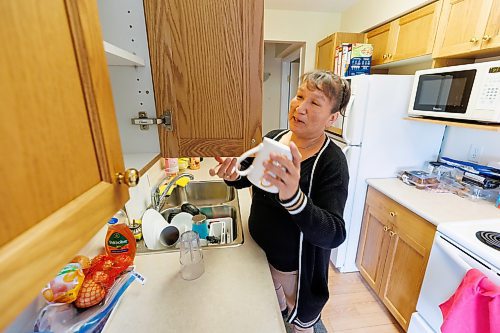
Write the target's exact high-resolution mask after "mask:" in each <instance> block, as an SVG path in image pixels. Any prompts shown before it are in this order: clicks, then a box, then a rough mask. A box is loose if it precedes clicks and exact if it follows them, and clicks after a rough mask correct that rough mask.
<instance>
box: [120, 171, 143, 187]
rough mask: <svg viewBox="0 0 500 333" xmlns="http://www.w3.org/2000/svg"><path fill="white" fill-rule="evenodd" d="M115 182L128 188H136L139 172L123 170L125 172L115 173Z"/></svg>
mask: <svg viewBox="0 0 500 333" xmlns="http://www.w3.org/2000/svg"><path fill="white" fill-rule="evenodd" d="M116 181H117V182H118V184H125V185H127V186H128V187H134V186H137V184H139V171H137V170H136V169H133V168H131V169H127V170H125V172H117V173H116Z"/></svg>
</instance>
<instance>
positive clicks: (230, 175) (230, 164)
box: [208, 156, 239, 181]
mask: <svg viewBox="0 0 500 333" xmlns="http://www.w3.org/2000/svg"><path fill="white" fill-rule="evenodd" d="M215 160H216V161H217V162H219V165H217V166H216V167H214V168H211V169H210V170H209V171H208V172H209V174H210V176H215V175H217V176H218V177H219V178H222V179H224V180H228V181H235V180H236V179H238V177H239V175H238V174H237V173H236V158H235V157H228V158H226V159H223V158H222V157H220V156H215Z"/></svg>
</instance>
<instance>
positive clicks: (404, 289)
mask: <svg viewBox="0 0 500 333" xmlns="http://www.w3.org/2000/svg"><path fill="white" fill-rule="evenodd" d="M435 231H436V227H435V226H434V225H433V224H431V223H429V222H428V221H426V220H425V219H423V218H421V217H420V216H418V215H416V214H414V213H412V212H411V211H409V210H408V209H406V208H405V207H403V206H401V205H399V204H398V203H396V202H395V201H393V200H391V199H389V198H388V197H386V196H385V195H383V194H382V193H380V192H378V191H377V190H375V189H373V188H372V187H369V188H368V193H367V196H366V204H365V212H364V217H363V226H362V230H361V236H360V241H359V247H358V256H357V260H356V263H357V265H358V267H359V270H360V273H361V275H362V276H363V278H364V279H365V280H366V281H367V283H368V284H369V285H370V287H371V288H372V289H373V290H374V291H375V292H376V293H377V295H378V296H379V297H380V299H381V300H382V302H383V303H384V304H385V306H386V307H387V308H388V309H389V311H390V312H391V313H392V315H393V316H394V317H395V318H396V320H397V321H398V323H399V324H400V325H401V326H402V327H403V328H404V329H405V330H406V329H408V324H409V322H410V317H411V314H412V313H413V312H414V311H415V306H416V304H417V299H418V294H419V293H420V287H421V286H422V280H423V278H424V273H425V268H426V266H427V261H428V259H429V254H430V250H431V246H432V241H433V238H434V233H435Z"/></svg>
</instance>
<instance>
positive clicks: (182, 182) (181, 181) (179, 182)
mask: <svg viewBox="0 0 500 333" xmlns="http://www.w3.org/2000/svg"><path fill="white" fill-rule="evenodd" d="M190 181H191V179H189V177H181V178H179V179H178V180H177V181H176V182H175V184H174V185H172V186H170V189H169V190H168V193H167V196H169V195H171V194H172V192H173V191H174V188H176V186H177V185H178V186H181V187H186V185H187V184H188V183H189V182H190ZM167 183H168V182H167ZM166 188H167V184H163V185H161V186H160V187H159V188H158V192H159V193H160V195H162V194H163V192H164V191H165V189H166Z"/></svg>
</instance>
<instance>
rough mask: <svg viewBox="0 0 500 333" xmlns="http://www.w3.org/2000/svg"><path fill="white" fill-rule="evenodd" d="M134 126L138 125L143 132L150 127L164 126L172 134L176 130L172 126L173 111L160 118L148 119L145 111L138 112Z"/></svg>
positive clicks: (133, 120) (133, 121)
mask: <svg viewBox="0 0 500 333" xmlns="http://www.w3.org/2000/svg"><path fill="white" fill-rule="evenodd" d="M131 121H132V125H138V126H139V128H140V129H141V130H142V131H147V130H149V126H150V125H160V124H161V125H163V126H165V128H166V130H167V131H169V132H171V131H173V130H174V126H173V124H172V111H170V110H167V111H166V112H165V113H164V114H162V115H161V116H160V118H148V115H147V114H146V112H144V111H139V112H138V117H137V118H132V119H131Z"/></svg>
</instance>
